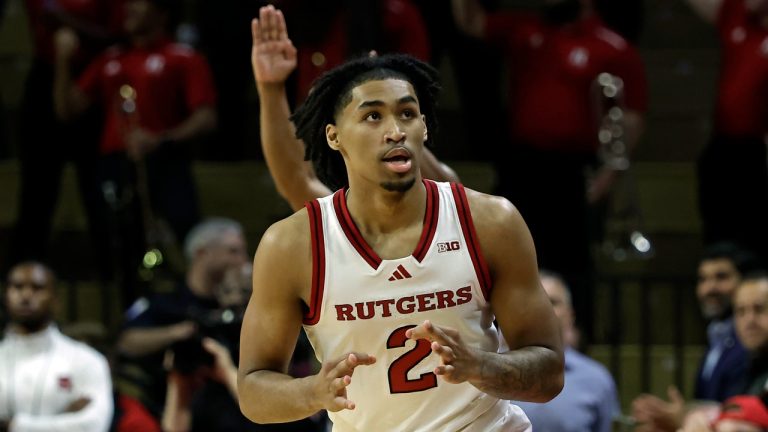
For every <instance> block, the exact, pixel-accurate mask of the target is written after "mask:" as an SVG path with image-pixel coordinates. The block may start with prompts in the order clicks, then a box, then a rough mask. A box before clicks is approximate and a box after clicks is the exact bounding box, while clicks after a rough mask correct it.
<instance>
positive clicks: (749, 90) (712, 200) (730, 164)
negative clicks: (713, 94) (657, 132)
mask: <svg viewBox="0 0 768 432" xmlns="http://www.w3.org/2000/svg"><path fill="white" fill-rule="evenodd" d="M687 1H688V3H689V4H690V5H691V6H692V8H693V9H694V10H695V11H696V12H697V13H698V14H699V15H700V16H701V17H702V18H703V19H705V20H706V21H708V22H711V23H713V24H715V25H716V26H717V31H718V34H719V36H720V45H721V50H722V63H721V69H720V80H719V83H718V90H717V100H716V104H715V115H714V125H713V128H712V129H713V136H712V139H711V140H710V142H709V144H708V145H707V146H706V147H705V148H704V149H703V150H702V152H701V154H700V157H699V165H698V175H699V206H700V212H701V218H702V222H703V227H702V228H703V237H704V241H705V243H712V242H716V241H719V240H730V241H735V242H738V243H741V244H742V246H744V247H746V248H748V249H751V250H753V251H754V252H755V253H758V254H759V255H761V256H762V258H763V259H764V260H765V259H768V223H766V221H768V164H767V163H766V160H767V158H766V146H768V0H706V1H704V0H687Z"/></svg>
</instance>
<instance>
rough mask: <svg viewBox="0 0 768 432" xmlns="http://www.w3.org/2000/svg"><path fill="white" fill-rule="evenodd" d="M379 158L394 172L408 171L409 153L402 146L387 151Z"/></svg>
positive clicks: (409, 163) (409, 166)
mask: <svg viewBox="0 0 768 432" xmlns="http://www.w3.org/2000/svg"><path fill="white" fill-rule="evenodd" d="M381 160H382V161H384V165H386V166H387V168H388V169H390V170H391V171H394V172H396V173H404V172H408V171H409V170H410V169H411V153H410V152H409V151H408V150H406V149H405V148H402V147H400V148H395V149H392V150H390V151H388V152H387V154H385V155H384V157H383V158H382V159H381Z"/></svg>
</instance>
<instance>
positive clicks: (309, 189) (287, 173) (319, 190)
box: [251, 5, 331, 211]
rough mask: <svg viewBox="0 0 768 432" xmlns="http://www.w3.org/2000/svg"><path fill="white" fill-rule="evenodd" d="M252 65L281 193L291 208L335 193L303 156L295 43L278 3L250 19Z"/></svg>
mask: <svg viewBox="0 0 768 432" xmlns="http://www.w3.org/2000/svg"><path fill="white" fill-rule="evenodd" d="M251 36H252V39H253V45H252V49H251V66H252V67H253V77H254V79H255V80H256V88H257V90H258V93H259V108H260V112H259V116H260V134H261V148H262V151H263V153H264V160H265V161H266V163H267V168H268V169H269V172H270V174H271V175H272V179H273V180H274V181H275V187H276V188H277V192H278V193H279V194H280V196H282V197H283V198H284V199H285V200H286V201H288V204H290V206H291V208H292V209H293V210H294V211H296V210H299V209H300V208H301V207H302V206H303V205H304V203H305V202H307V201H309V200H312V199H315V198H320V197H323V196H326V195H329V194H330V193H331V190H330V189H329V188H328V187H327V186H325V185H324V184H323V183H322V182H321V181H320V180H319V179H318V178H317V176H316V175H315V172H314V170H313V169H312V166H311V165H310V164H309V163H307V162H305V161H304V143H303V142H302V141H301V140H299V139H298V138H296V133H295V130H294V127H293V123H291V121H290V115H291V110H290V107H289V105H288V97H287V95H286V89H285V80H286V79H288V76H289V75H290V74H291V72H293V70H294V69H296V47H294V46H293V43H292V42H291V40H290V39H289V38H288V33H287V30H286V25H285V18H284V17H283V14H282V12H281V11H279V10H277V9H275V8H274V6H271V5H270V6H265V7H262V8H261V9H260V10H259V18H257V19H254V20H253V21H252V22H251Z"/></svg>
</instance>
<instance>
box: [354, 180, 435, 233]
mask: <svg viewBox="0 0 768 432" xmlns="http://www.w3.org/2000/svg"><path fill="white" fill-rule="evenodd" d="M370 189H373V190H370ZM346 199H347V207H348V208H349V212H350V214H351V215H352V219H354V221H355V223H356V224H357V226H358V228H359V229H360V230H361V231H362V232H363V233H365V232H370V233H375V234H379V233H388V232H392V231H396V230H398V229H401V228H403V227H407V226H410V225H411V224H413V223H421V222H422V221H423V220H424V207H425V205H426V189H425V187H424V183H422V182H421V181H420V180H419V181H417V182H416V183H414V185H413V186H412V187H411V188H410V189H409V190H407V191H405V192H389V191H385V190H383V188H381V187H380V186H375V187H374V188H366V187H364V186H363V187H357V188H355V187H354V186H350V188H349V189H348V192H347V197H346Z"/></svg>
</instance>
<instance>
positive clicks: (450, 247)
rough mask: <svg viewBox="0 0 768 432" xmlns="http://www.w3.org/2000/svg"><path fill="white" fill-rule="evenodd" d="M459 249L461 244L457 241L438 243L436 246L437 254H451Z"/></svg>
mask: <svg viewBox="0 0 768 432" xmlns="http://www.w3.org/2000/svg"><path fill="white" fill-rule="evenodd" d="M459 249H461V243H459V242H458V240H454V241H450V242H440V243H438V244H437V252H438V253H443V252H453V251H457V250H459Z"/></svg>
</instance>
